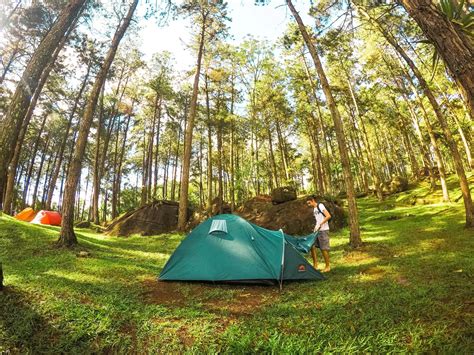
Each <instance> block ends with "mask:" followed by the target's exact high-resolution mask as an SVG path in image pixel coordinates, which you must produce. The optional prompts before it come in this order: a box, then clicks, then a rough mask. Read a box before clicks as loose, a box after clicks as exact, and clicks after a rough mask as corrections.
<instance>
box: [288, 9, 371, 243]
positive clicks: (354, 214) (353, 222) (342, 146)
mask: <svg viewBox="0 0 474 355" xmlns="http://www.w3.org/2000/svg"><path fill="white" fill-rule="evenodd" d="M286 3H287V5H288V7H289V8H290V11H291V13H292V14H293V17H294V18H295V20H296V22H297V23H298V27H299V30H300V32H301V34H302V36H303V39H304V41H305V43H306V46H307V47H308V50H309V52H310V54H311V57H312V58H313V61H314V65H315V67H316V70H317V72H318V76H319V79H320V81H321V86H322V88H323V92H324V95H325V96H326V100H327V103H328V106H329V110H330V112H331V116H332V119H333V121H334V128H335V131H336V138H337V143H338V147H339V153H340V155H341V163H342V168H343V174H344V182H345V185H346V190H347V204H348V210H349V211H348V212H349V229H350V244H351V246H352V247H353V248H357V247H359V246H360V245H361V244H362V240H361V238H360V229H359V217H358V211H357V203H356V200H355V191H354V181H353V178H352V173H351V166H350V162H349V156H348V153H347V146H346V142H345V135H344V128H343V125H342V120H341V117H340V114H339V111H338V109H337V106H336V102H335V101H334V98H333V95H332V92H331V88H330V86H329V82H328V80H327V77H326V74H325V72H324V69H323V66H322V63H321V60H320V59H319V56H318V53H317V52H316V47H315V45H314V43H313V41H312V40H311V38H310V36H309V34H308V32H307V31H306V27H305V25H304V24H303V21H302V20H301V17H300V16H299V14H298V12H297V11H296V9H295V7H294V6H293V4H292V2H291V0H287V1H286Z"/></svg>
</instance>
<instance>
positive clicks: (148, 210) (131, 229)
mask: <svg viewBox="0 0 474 355" xmlns="http://www.w3.org/2000/svg"><path fill="white" fill-rule="evenodd" d="M178 209H179V204H178V203H177V202H174V201H167V200H160V201H154V202H152V203H149V204H147V205H144V206H142V207H139V208H137V209H136V210H133V211H130V212H127V213H125V214H124V215H122V216H119V217H117V218H116V219H114V220H113V221H112V222H111V223H110V224H109V225H108V227H107V229H106V230H105V233H106V234H108V235H114V236H129V235H131V234H140V235H155V234H162V233H168V232H171V231H173V230H175V229H176V227H177V225H178ZM189 215H190V213H188V216H189Z"/></svg>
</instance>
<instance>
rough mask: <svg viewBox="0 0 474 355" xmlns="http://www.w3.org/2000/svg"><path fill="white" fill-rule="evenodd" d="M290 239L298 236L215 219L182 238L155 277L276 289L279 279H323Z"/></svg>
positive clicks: (226, 217) (229, 218)
mask: <svg viewBox="0 0 474 355" xmlns="http://www.w3.org/2000/svg"><path fill="white" fill-rule="evenodd" d="M295 239H299V238H294V237H291V236H288V235H285V234H284V233H283V232H282V231H281V230H279V231H272V230H268V229H265V228H262V227H259V226H257V225H255V224H252V223H250V222H248V221H246V220H245V219H243V218H241V217H239V216H236V215H232V214H221V215H217V216H215V217H212V218H209V219H207V220H206V221H204V222H202V223H201V224H200V225H198V226H197V227H196V228H195V229H194V230H193V231H192V232H191V233H190V234H188V236H186V238H185V239H184V240H183V241H182V242H181V244H180V245H179V246H178V248H177V249H176V250H175V252H174V253H173V255H171V257H170V259H169V260H168V262H167V263H166V265H165V267H164V268H163V271H162V272H161V274H160V276H159V279H160V280H174V281H240V282H255V281H261V282H265V281H277V282H278V283H279V284H280V287H281V286H282V284H283V281H284V280H324V276H323V275H322V274H321V273H320V272H319V271H317V270H316V269H314V268H313V266H312V265H311V264H309V263H308V262H307V261H306V259H305V258H304V257H303V256H302V255H301V254H300V253H299V252H298V251H297V249H296V248H298V243H297V242H295ZM304 240H305V241H307V240H308V239H307V238H306V239H304ZM298 249H300V250H304V249H305V248H304V247H303V248H298Z"/></svg>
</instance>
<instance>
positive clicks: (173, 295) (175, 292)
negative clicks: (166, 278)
mask: <svg viewBox="0 0 474 355" xmlns="http://www.w3.org/2000/svg"><path fill="white" fill-rule="evenodd" d="M143 286H144V287H143V288H144V291H143V293H142V294H143V297H144V299H145V302H146V303H150V304H164V305H174V306H178V307H179V306H184V305H185V304H186V302H187V298H186V296H185V295H184V294H183V292H182V290H180V287H179V284H178V283H174V282H163V281H158V280H156V279H154V278H150V279H146V280H144V281H143Z"/></svg>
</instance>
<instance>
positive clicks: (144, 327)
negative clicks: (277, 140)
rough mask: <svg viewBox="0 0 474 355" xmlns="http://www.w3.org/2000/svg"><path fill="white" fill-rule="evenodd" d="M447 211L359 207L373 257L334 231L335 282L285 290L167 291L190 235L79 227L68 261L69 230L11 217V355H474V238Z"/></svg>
mask: <svg viewBox="0 0 474 355" xmlns="http://www.w3.org/2000/svg"><path fill="white" fill-rule="evenodd" d="M471 182H473V183H474V181H473V179H472V177H471ZM450 186H451V195H452V197H453V200H455V199H457V198H458V197H459V196H460V191H459V188H457V187H456V186H457V185H456V182H455V181H454V178H451V179H450ZM439 199H440V193H438V192H436V193H435V194H433V193H430V192H429V191H428V186H427V185H426V184H425V183H423V184H420V185H417V186H414V187H413V189H411V190H410V191H408V192H405V193H401V194H396V195H392V196H390V197H388V198H387V199H386V200H385V201H384V202H382V203H380V202H378V201H376V200H375V199H374V198H363V199H360V200H358V205H359V209H360V217H361V226H362V237H363V240H364V245H363V247H361V248H360V249H357V250H351V249H350V248H349V247H348V246H347V243H348V237H347V235H348V231H347V230H342V231H340V232H338V233H333V234H332V235H331V237H332V239H331V243H332V249H331V257H332V263H333V264H332V265H333V270H332V271H331V272H330V273H329V274H328V279H327V280H326V281H319V282H301V283H300V282H294V283H288V284H286V285H284V288H283V291H281V292H280V291H279V290H278V288H277V287H272V286H235V285H234V286H231V285H210V284H202V283H162V282H158V281H156V277H157V275H158V274H159V273H160V271H161V269H162V267H163V265H164V263H165V262H166V260H167V259H168V257H169V256H170V254H171V253H172V252H173V250H174V249H175V248H176V247H177V245H178V244H179V242H180V240H181V239H182V238H183V236H182V235H179V234H166V235H160V236H152V237H139V236H132V237H130V238H117V237H108V236H104V235H101V234H97V233H94V232H91V231H90V230H86V229H79V230H77V232H78V237H79V242H80V247H78V249H77V250H75V251H68V250H61V249H56V248H55V247H54V246H53V242H54V241H55V240H56V239H57V235H58V228H55V227H43V226H36V225H31V224H28V223H23V222H17V221H16V220H14V219H12V218H10V217H6V216H3V217H0V260H1V261H2V262H3V270H4V273H5V281H4V283H5V286H6V287H5V289H4V291H3V292H0V353H1V352H2V351H4V352H7V353H9V351H10V352H11V353H25V352H32V353H54V352H62V353H64V352H74V353H77V352H81V353H82V352H87V353H89V352H114V353H115V352H124V353H129V352H132V353H143V352H149V353H155V352H163V353H168V352H184V351H189V352H232V353H244V352H246V353H247V352H277V353H292V354H293V353H307V352H344V353H345V352H356V351H357V352H407V351H408V352H421V351H423V352H426V351H439V352H448V353H473V352H474V331H473V330H474V297H473V296H474V283H473V275H474V259H473V257H472V255H473V252H474V238H473V237H474V233H473V232H472V230H471V231H469V230H466V229H464V227H463V225H464V215H463V205H462V200H460V199H459V200H458V202H452V203H440V202H439ZM413 202H418V203H420V204H415V205H411V204H412V203H413ZM421 203H424V204H421ZM79 250H86V251H88V252H89V253H90V255H89V256H88V257H77V256H76V254H77V253H78V251H79Z"/></svg>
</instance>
